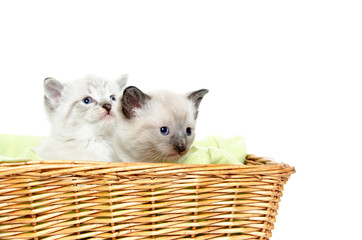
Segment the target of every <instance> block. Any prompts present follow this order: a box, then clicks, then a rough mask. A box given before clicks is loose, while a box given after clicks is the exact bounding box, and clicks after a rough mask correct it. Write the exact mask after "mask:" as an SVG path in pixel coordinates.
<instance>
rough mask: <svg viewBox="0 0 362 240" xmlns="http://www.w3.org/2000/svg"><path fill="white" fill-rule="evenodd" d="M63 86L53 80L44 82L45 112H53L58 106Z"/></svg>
mask: <svg viewBox="0 0 362 240" xmlns="http://www.w3.org/2000/svg"><path fill="white" fill-rule="evenodd" d="M63 90H64V86H63V85H62V84H61V83H60V82H59V81H58V80H56V79H54V78H46V79H45V80H44V102H45V106H46V108H47V110H49V111H53V110H54V109H56V108H57V107H58V106H59V104H60V99H61V97H62V95H63Z"/></svg>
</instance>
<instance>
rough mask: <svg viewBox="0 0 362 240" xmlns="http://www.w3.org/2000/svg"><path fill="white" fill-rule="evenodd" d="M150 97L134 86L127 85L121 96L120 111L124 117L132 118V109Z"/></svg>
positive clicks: (140, 105)
mask: <svg viewBox="0 0 362 240" xmlns="http://www.w3.org/2000/svg"><path fill="white" fill-rule="evenodd" d="M150 99H151V97H150V96H148V95H147V94H145V93H143V92H142V91H141V90H139V89H138V88H136V87H134V86H130V87H127V88H126V89H125V90H124V92H123V96H122V100H121V111H122V113H123V115H124V116H125V117H126V118H128V119H131V118H134V117H135V112H134V110H135V109H136V108H142V107H143V106H144V105H145V104H146V103H147V102H148V101H149V100H150Z"/></svg>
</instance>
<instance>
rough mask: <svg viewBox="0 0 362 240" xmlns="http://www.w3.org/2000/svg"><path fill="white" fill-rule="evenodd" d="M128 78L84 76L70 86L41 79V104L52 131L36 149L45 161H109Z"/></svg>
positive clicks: (52, 79) (123, 76)
mask: <svg viewBox="0 0 362 240" xmlns="http://www.w3.org/2000/svg"><path fill="white" fill-rule="evenodd" d="M126 83H127V75H122V76H121V77H120V78H119V79H118V80H117V81H114V82H110V81H106V80H104V79H101V78H98V77H94V76H87V77H85V78H82V79H79V80H75V81H72V82H69V83H61V82H59V81H57V80H55V79H54V78H46V79H45V80H44V92H45V96H44V105H45V110H46V112H47V114H48V118H49V120H50V125H51V132H50V135H49V137H48V138H47V139H46V140H45V142H44V143H43V144H42V145H41V146H39V147H38V148H37V149H36V152H37V154H38V155H39V156H40V157H41V158H43V159H48V160H91V161H107V162H111V161H112V156H113V149H112V146H111V142H112V135H113V130H114V128H115V126H116V114H115V112H116V109H117V107H116V105H117V102H118V101H116V100H117V98H120V97H121V95H122V90H123V88H124V87H125V85H126Z"/></svg>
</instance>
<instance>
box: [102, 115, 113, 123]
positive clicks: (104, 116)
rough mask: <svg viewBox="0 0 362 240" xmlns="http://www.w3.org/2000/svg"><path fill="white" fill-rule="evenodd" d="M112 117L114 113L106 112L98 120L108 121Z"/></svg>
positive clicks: (111, 119)
mask: <svg viewBox="0 0 362 240" xmlns="http://www.w3.org/2000/svg"><path fill="white" fill-rule="evenodd" d="M113 119H114V114H113V113H106V114H104V115H103V116H102V117H101V119H100V120H101V121H105V122H108V121H113Z"/></svg>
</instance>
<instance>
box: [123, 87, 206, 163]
mask: <svg viewBox="0 0 362 240" xmlns="http://www.w3.org/2000/svg"><path fill="white" fill-rule="evenodd" d="M206 93H208V90H206V89H201V90H198V91H195V92H191V93H187V94H177V93H172V92H169V91H158V92H153V93H150V94H145V93H143V92H142V91H141V90H139V89H138V88H136V87H133V86H131V87H128V88H126V89H125V91H124V92H123V97H122V99H121V105H120V112H121V114H122V117H123V119H124V123H125V124H126V127H127V128H129V129H130V131H129V132H128V133H126V134H127V137H128V142H129V143H130V144H132V146H134V148H135V151H137V152H138V153H139V154H138V156H137V157H139V159H135V161H147V162H172V161H176V160H178V159H179V158H180V157H182V156H183V155H185V154H186V153H187V152H188V151H189V148H190V146H191V144H192V142H193V140H194V138H195V125H196V119H197V116H198V109H199V105H200V102H201V100H202V98H203V97H204V96H205V94H206Z"/></svg>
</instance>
